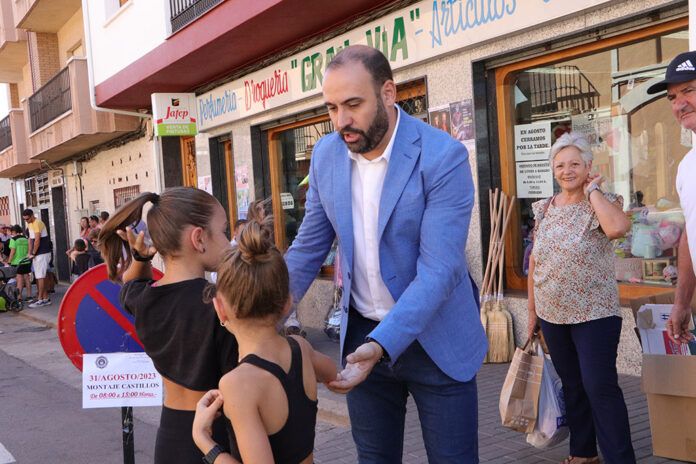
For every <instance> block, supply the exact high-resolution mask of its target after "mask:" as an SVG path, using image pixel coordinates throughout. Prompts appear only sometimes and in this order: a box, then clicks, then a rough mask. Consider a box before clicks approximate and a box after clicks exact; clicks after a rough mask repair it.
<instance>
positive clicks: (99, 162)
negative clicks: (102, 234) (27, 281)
mask: <svg viewBox="0 0 696 464" xmlns="http://www.w3.org/2000/svg"><path fill="white" fill-rule="evenodd" d="M116 3H118V0H117V1H116ZM0 23H1V24H2V28H1V29H0V31H2V33H1V34H0V81H3V82H6V83H8V84H9V102H10V111H9V115H8V116H7V117H6V118H4V119H3V120H2V121H0V177H2V178H5V179H10V180H9V182H10V189H9V192H10V194H8V195H7V196H8V201H9V203H10V207H9V208H8V209H9V210H10V211H12V212H13V213H14V214H11V215H10V216H11V217H10V218H9V220H8V221H7V222H12V223H20V224H21V222H22V221H21V214H19V213H20V212H21V210H23V209H25V208H31V209H33V210H34V212H35V214H36V215H37V217H40V218H41V219H42V220H43V222H44V223H45V224H46V225H47V228H48V229H49V233H50V235H51V239H52V241H53V244H54V258H55V264H56V269H57V271H58V276H59V278H60V279H61V280H68V279H69V266H68V261H67V257H66V255H65V251H66V250H67V249H68V248H69V247H71V246H72V242H73V241H74V240H75V239H76V238H77V237H79V222H80V218H81V217H84V216H89V215H93V214H99V213H100V212H101V211H104V210H106V211H113V209H114V206H115V203H118V202H119V198H121V199H122V197H123V198H125V197H127V196H128V195H130V197H128V198H132V197H133V195H134V194H135V193H137V191H138V190H139V188H140V187H144V188H148V189H150V188H152V185H153V182H150V179H153V178H156V176H154V177H153V174H155V173H156V172H157V168H156V166H155V152H154V144H153V142H152V137H148V134H147V129H148V127H150V126H148V124H147V122H146V121H147V119H143V118H140V117H138V116H136V115H124V114H114V113H112V112H106V111H100V110H97V109H95V108H94V106H93V104H92V98H91V95H90V94H91V88H92V86H91V85H90V67H89V64H88V61H87V58H86V52H85V50H86V45H87V44H86V36H85V29H84V17H83V13H82V2H81V1H80V0H58V1H55V0H1V1H0ZM143 157H144V158H145V160H143ZM124 159H128V161H127V162H126V163H123V160H124ZM109 163H112V164H111V166H110V167H109V168H107V166H108V165H109ZM107 175H108V176H109V179H108V181H107V180H106V179H107ZM138 176H143V179H139V178H138ZM148 176H149V178H150V179H148ZM134 192H135V193H134ZM3 201H4V200H3V198H0V214H1V213H2V210H1V207H2V204H3V203H2V202H3ZM0 217H1V216H0Z"/></svg>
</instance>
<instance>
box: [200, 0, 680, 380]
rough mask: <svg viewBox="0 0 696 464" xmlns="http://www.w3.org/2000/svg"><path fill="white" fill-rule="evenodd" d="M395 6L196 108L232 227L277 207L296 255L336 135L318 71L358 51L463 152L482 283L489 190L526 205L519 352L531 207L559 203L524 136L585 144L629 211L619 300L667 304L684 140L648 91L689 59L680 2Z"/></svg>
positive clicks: (312, 311)
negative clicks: (320, 157) (227, 166)
mask: <svg viewBox="0 0 696 464" xmlns="http://www.w3.org/2000/svg"><path fill="white" fill-rule="evenodd" d="M398 5H401V7H400V8H397V7H392V8H390V9H388V10H385V11H384V12H383V14H381V15H380V16H379V17H378V18H377V19H373V18H363V19H359V20H356V22H355V24H354V25H353V26H351V28H350V30H349V31H348V32H344V33H341V34H338V35H336V34H334V35H331V34H330V35H327V36H326V39H325V40H323V41H322V42H321V43H320V45H316V46H314V47H312V48H309V49H307V50H304V51H302V52H300V53H294V54H292V53H288V55H287V56H285V57H283V58H281V59H279V60H278V61H277V62H276V63H274V64H272V65H271V66H268V67H265V68H262V69H258V70H256V71H254V72H253V73H250V74H248V75H246V76H243V77H241V78H238V79H236V80H234V81H231V82H229V83H227V84H224V85H222V86H220V87H219V88H216V89H214V90H212V91H210V92H207V93H204V94H201V95H198V97H197V100H198V106H199V108H198V113H199V124H200V126H201V131H202V132H204V133H206V137H208V140H209V151H210V161H211V164H213V165H214V164H215V159H216V158H215V156H216V155H215V153H218V152H219V148H216V147H218V146H219V144H220V141H221V140H227V141H230V148H229V156H231V157H232V158H231V159H232V161H233V165H234V166H233V171H234V173H233V174H232V177H233V178H232V179H230V178H229V175H228V179H227V184H226V188H228V189H229V187H230V184H232V183H233V184H234V189H230V191H231V192H233V193H230V196H231V197H233V198H234V199H235V202H236V212H235V213H234V215H235V217H243V216H244V214H245V211H246V210H245V208H246V207H247V206H248V202H249V200H251V199H252V198H271V201H272V205H273V211H274V215H275V217H276V218H277V220H276V240H277V241H278V245H279V246H280V247H281V248H286V247H287V246H289V245H290V244H291V243H292V240H293V238H294V236H295V234H296V233H297V230H298V228H299V226H300V224H301V222H302V218H303V215H304V194H305V192H306V175H307V170H308V167H309V163H310V159H311V150H312V147H313V145H314V144H315V143H316V141H317V140H318V139H319V138H320V137H321V136H322V135H324V134H326V133H328V132H330V131H331V130H333V129H332V127H331V124H330V122H329V120H328V117H327V115H326V110H325V109H324V108H323V104H322V100H321V96H320V92H321V81H322V78H323V74H322V73H323V70H324V69H325V66H326V63H327V62H329V61H330V59H331V57H332V56H333V55H335V53H337V52H338V51H339V50H340V49H341V47H343V46H345V45H349V44H356V43H363V44H368V45H371V46H375V47H377V48H379V49H380V50H381V51H382V52H383V53H385V55H386V56H387V57H388V58H389V59H390V62H391V63H392V67H393V69H394V71H395V80H396V82H397V85H398V88H399V100H400V105H401V106H402V107H403V108H404V109H405V110H406V111H407V112H408V113H410V114H414V115H416V116H417V117H420V118H421V119H423V120H426V121H429V122H430V124H432V125H434V126H436V127H438V128H441V129H442V130H446V131H448V132H450V134H451V135H452V136H454V137H455V138H457V139H458V140H460V141H461V142H462V143H464V144H465V145H466V146H467V148H468V150H469V153H470V158H469V161H470V164H471V167H472V172H473V173H474V180H475V182H476V184H477V193H478V197H477V204H476V206H475V208H474V212H473V215H472V222H471V228H470V230H469V240H468V243H467V250H466V254H467V258H468V261H469V264H470V268H471V271H472V274H473V275H474V278H475V279H476V280H477V281H480V280H481V278H482V274H483V272H482V263H484V262H485V258H486V256H487V250H486V249H485V248H486V246H485V245H483V243H484V240H483V239H482V238H483V237H485V241H486V242H487V239H488V234H489V229H490V221H489V218H488V189H489V188H495V187H500V188H502V189H503V190H504V191H505V192H506V193H508V194H509V195H516V196H517V197H518V198H519V199H518V200H517V204H516V207H515V208H514V210H513V211H514V213H513V214H514V217H513V222H512V227H511V229H510V231H509V233H508V236H507V243H506V252H507V256H508V257H509V258H510V259H508V264H507V267H506V290H507V296H508V300H509V308H510V309H511V310H512V312H513V316H514V318H515V326H516V334H517V336H518V339H520V338H521V337H522V333H523V332H524V331H525V327H526V291H525V288H526V284H525V282H526V276H525V264H524V261H525V260H524V257H525V249H526V248H527V246H528V244H529V240H530V237H529V231H530V229H531V226H532V218H531V217H530V205H531V203H532V202H534V201H536V200H538V199H540V198H544V197H548V196H550V195H551V194H552V193H553V191H554V188H555V187H554V183H553V179H552V177H551V175H550V169H549V168H548V162H547V161H544V160H545V159H547V158H545V157H544V156H541V155H539V154H538V153H537V154H535V150H534V149H531V148H529V147H527V148H525V147H524V146H523V144H522V143H521V142H522V140H521V138H522V134H524V133H525V131H535V133H536V134H537V135H538V136H540V138H539V140H540V141H541V142H540V144H541V145H542V149H539V148H538V147H537V151H541V152H543V151H544V150H545V148H546V147H548V146H550V144H552V143H553V142H554V141H555V138H556V137H557V136H559V135H560V134H561V133H563V132H564V131H567V130H571V129H572V130H577V131H582V132H583V133H585V134H586V135H587V137H588V138H589V139H590V140H591V143H592V146H593V153H594V158H595V162H594V166H595V169H596V170H597V171H598V172H601V173H602V174H603V175H605V176H606V177H607V179H608V182H607V184H606V187H607V188H608V189H609V190H611V191H614V192H616V193H620V194H621V195H623V196H624V198H625V207H626V208H625V209H626V211H627V214H630V215H631V218H632V221H633V223H634V226H633V230H632V233H631V234H630V236H629V237H628V238H627V239H626V240H623V241H621V242H618V243H617V245H616V262H617V266H616V268H617V279H618V280H619V281H620V288H621V296H622V301H623V302H624V303H626V304H627V302H628V301H629V300H630V299H631V298H634V297H638V296H641V295H646V294H653V293H656V292H670V291H673V290H674V260H675V257H676V256H677V254H678V249H676V247H675V246H676V242H675V237H678V229H679V227H680V226H681V224H682V222H683V219H681V214H680V211H679V208H678V199H677V197H676V192H675V189H674V177H675V175H676V168H677V166H678V163H679V161H680V159H681V158H682V157H683V155H684V154H685V153H686V152H687V151H688V149H689V147H690V143H691V139H690V136H689V134H682V132H681V130H680V128H679V127H678V125H677V124H676V123H675V122H674V120H673V117H672V115H671V113H670V110H669V106H668V104H667V103H666V101H665V99H664V98H662V96H658V97H657V98H655V97H652V96H648V95H647V93H646V92H645V89H646V88H647V86H648V85H649V83H650V82H651V80H652V79H655V78H656V77H657V76H659V75H660V74H661V73H662V72H663V70H664V67H665V66H666V63H667V62H669V60H670V59H671V58H672V57H673V56H674V55H676V54H677V53H679V52H682V51H685V50H687V49H688V6H687V2H686V1H677V2H675V1H669V0H663V1H659V0H658V1H655V0H631V1H602V0H580V1H575V2H572V5H571V4H569V2H559V1H556V0H551V1H547V0H546V1H542V0H539V1H528V2H527V1H525V2H519V1H514V0H510V1H507V0H503V1H497V2H473V1H468V2H467V1H461V0H455V1H450V2H432V1H419V2H411V3H410V4H409V2H399V3H398ZM403 5H407V6H403ZM516 137H517V140H516ZM197 142H198V139H197ZM518 142H519V143H518ZM538 145H539V144H538ZM197 151H198V147H197ZM232 155H233V156H232ZM227 159H228V160H229V159H230V158H227ZM544 163H546V164H544ZM199 164H200V163H199ZM214 171H215V169H212V171H211V175H212V176H213V177H215V174H214ZM228 171H229V170H228ZM198 175H199V179H200V176H201V174H200V173H199V174H198ZM204 175H205V174H204ZM218 175H219V174H218ZM218 183H219V182H218ZM213 186H215V182H213ZM230 204H231V203H230ZM231 214H232V213H231ZM330 287H331V284H330V282H326V283H322V282H321V281H318V282H317V283H316V284H315V286H313V287H312V290H311V292H313V293H311V295H310V297H309V298H306V301H305V302H303V306H304V310H303V309H302V308H303V306H301V316H302V315H304V316H305V317H304V319H305V322H306V323H307V322H308V323H309V324H310V325H311V324H313V323H314V322H315V321H317V320H318V319H320V318H321V317H323V315H324V313H325V311H326V309H327V308H328V306H329V304H330V293H331V292H330ZM626 311H627V315H628V316H630V310H626ZM625 320H626V321H627V323H626V330H625V332H626V333H625V334H624V335H623V337H624V339H623V340H622V345H623V346H624V349H625V350H626V351H631V350H633V351H635V353H636V356H634V357H633V358H632V359H631V360H629V361H628V364H626V367H625V368H623V370H624V371H632V372H633V373H635V372H636V371H635V364H636V363H637V362H639V361H638V360H639V354H638V352H639V348H638V346H637V341H636V340H635V335H633V334H632V331H631V327H630V323H629V321H630V319H629V318H626V319H625ZM631 336H632V337H633V338H630V337H631Z"/></svg>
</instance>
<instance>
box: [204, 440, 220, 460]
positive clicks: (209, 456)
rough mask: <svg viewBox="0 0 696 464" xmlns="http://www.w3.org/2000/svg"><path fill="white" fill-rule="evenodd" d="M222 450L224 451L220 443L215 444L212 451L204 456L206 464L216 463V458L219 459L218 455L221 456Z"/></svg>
mask: <svg viewBox="0 0 696 464" xmlns="http://www.w3.org/2000/svg"><path fill="white" fill-rule="evenodd" d="M222 452H223V451H222V448H220V445H218V444H217V443H216V444H215V446H213V449H211V450H210V451H208V454H206V455H205V456H203V462H204V463H205V464H214V463H215V460H216V459H217V457H218V456H220V454H221V453H222Z"/></svg>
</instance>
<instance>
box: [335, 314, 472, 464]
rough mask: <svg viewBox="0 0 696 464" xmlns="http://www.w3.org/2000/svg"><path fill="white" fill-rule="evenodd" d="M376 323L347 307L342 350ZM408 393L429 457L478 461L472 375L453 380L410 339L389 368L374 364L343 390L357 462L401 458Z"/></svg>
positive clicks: (465, 463)
mask: <svg viewBox="0 0 696 464" xmlns="http://www.w3.org/2000/svg"><path fill="white" fill-rule="evenodd" d="M376 325H377V322H375V321H372V320H369V319H365V318H364V317H362V316H361V315H360V314H359V313H358V312H357V311H355V310H353V309H351V310H350V314H349V317H348V330H347V332H346V339H345V345H344V354H350V353H352V352H353V351H355V349H356V348H357V347H358V346H360V345H362V344H363V343H364V342H365V337H366V336H367V335H368V334H369V333H370V332H371V331H372V330H373V329H374V328H375V326H376ZM344 362H345V361H344ZM409 393H410V394H411V395H413V399H414V401H415V403H416V407H417V408H418V416H419V418H420V423H421V430H422V433H423V441H424V442H425V449H426V452H427V455H428V462H429V463H431V464H440V463H452V464H455V463H456V464H476V463H478V462H479V460H478V409H477V408H478V405H477V402H478V400H477V391H476V378H475V377H474V378H473V379H471V380H470V381H468V382H459V381H456V380H454V379H452V378H451V377H449V376H447V375H446V374H445V373H444V372H442V371H441V370H440V368H439V367H437V365H436V364H435V363H434V362H433V360H432V359H430V356H428V354H427V353H426V352H425V350H424V349H423V347H422V346H421V345H420V343H418V342H414V343H412V344H411V345H410V346H409V347H408V348H407V349H406V351H405V352H404V353H403V354H402V355H401V356H400V357H399V359H397V360H396V362H395V363H394V365H393V367H389V366H388V365H386V364H385V363H379V364H377V365H376V366H375V368H374V369H373V370H372V372H371V373H370V375H369V376H368V378H367V380H365V381H364V382H363V383H361V384H360V385H358V386H357V387H355V388H354V389H353V390H351V391H350V393H348V398H347V399H348V413H349V415H350V422H351V429H352V433H353V440H354V441H355V444H356V448H357V450H358V461H359V462H360V464H368V463H369V464H391V463H395V464H396V463H401V462H402V454H403V445H404V425H405V420H406V399H407V398H408V395H409Z"/></svg>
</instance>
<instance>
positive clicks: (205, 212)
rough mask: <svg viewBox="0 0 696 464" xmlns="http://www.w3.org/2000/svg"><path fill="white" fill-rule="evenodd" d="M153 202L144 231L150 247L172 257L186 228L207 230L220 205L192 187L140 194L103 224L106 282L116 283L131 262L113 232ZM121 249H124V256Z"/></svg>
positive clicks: (138, 217) (101, 238) (101, 236)
mask: <svg viewBox="0 0 696 464" xmlns="http://www.w3.org/2000/svg"><path fill="white" fill-rule="evenodd" d="M147 203H152V208H150V210H149V211H148V212H147V228H148V231H149V233H150V237H151V238H152V244H153V245H154V247H155V249H157V252H158V253H159V254H160V255H162V256H164V257H167V256H173V255H174V254H176V253H177V252H178V251H179V250H180V249H181V238H182V232H183V230H184V228H185V227H187V226H194V227H202V228H204V229H208V226H209V224H210V221H211V220H212V218H213V216H214V214H215V208H216V206H218V205H219V204H220V203H219V202H218V201H217V200H216V199H215V197H213V196H212V195H210V194H209V193H207V192H205V191H204V190H200V189H197V188H192V187H174V188H171V189H168V190H166V191H165V192H164V193H162V194H161V195H158V194H156V193H150V192H148V193H143V194H142V195H140V196H139V197H138V198H136V199H134V200H131V201H130V202H128V203H126V204H125V205H123V206H122V207H121V208H119V210H118V211H116V213H115V214H114V215H113V216H111V217H110V218H109V220H108V221H106V224H104V226H103V227H102V230H101V232H100V234H99V244H100V251H101V253H102V256H103V257H104V261H106V265H107V268H108V271H109V279H112V280H118V279H119V278H120V276H121V274H122V273H123V271H125V270H126V269H128V266H130V263H131V251H130V247H129V246H128V243H126V242H124V241H123V240H121V238H120V237H119V236H118V234H117V233H116V231H117V230H123V229H125V228H126V227H127V226H133V225H134V224H137V223H138V222H139V221H140V220H141V219H142V214H143V207H144V206H145V205H146V204H147ZM123 247H125V249H126V253H125V256H124V253H123Z"/></svg>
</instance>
